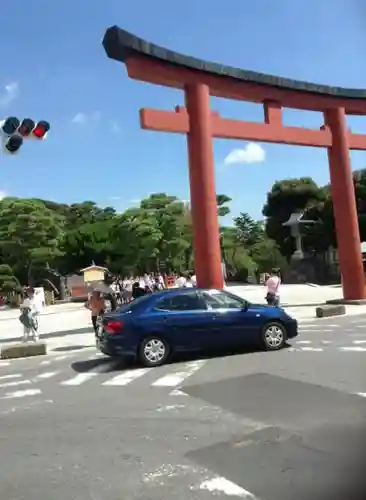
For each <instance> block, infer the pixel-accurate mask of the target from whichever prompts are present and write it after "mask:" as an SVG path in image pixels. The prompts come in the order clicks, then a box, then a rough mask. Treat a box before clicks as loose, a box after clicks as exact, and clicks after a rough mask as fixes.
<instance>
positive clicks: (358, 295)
mask: <svg viewBox="0 0 366 500" xmlns="http://www.w3.org/2000/svg"><path fill="white" fill-rule="evenodd" d="M103 46H104V49H105V51H106V53H107V55H108V57H110V58H111V59H115V60H117V61H120V62H123V63H124V64H125V65H126V67H127V72H128V75H129V77H130V78H134V79H136V80H141V81H143V82H148V83H153V84H156V85H164V86H167V87H174V88H180V89H182V90H184V93H185V103H186V107H185V108H184V107H179V106H178V107H176V109H175V111H160V110H153V109H141V110H140V121H141V126H142V128H144V129H149V130H155V131H164V132H173V133H181V134H187V137H188V155H189V181H190V191H191V210H192V220H193V235H194V257H195V269H196V273H197V282H198V285H199V286H201V287H208V288H209V287H214V288H222V286H223V278H222V269H221V251H220V236H219V225H218V217H217V207H216V189H215V176H214V160H213V148H212V138H213V137H218V138H232V139H241V140H246V141H261V142H274V143H278V144H293V145H297V146H315V147H323V148H327V150H328V160H329V170H330V180H331V192H332V199H333V206H334V216H335V226H336V232H337V243H338V253H339V262H340V268H341V273H342V283H343V295H344V298H345V299H347V300H357V299H363V298H365V295H366V293H365V280H364V271H363V263H362V255H361V243H360V233H359V228H358V219H357V208H356V200H355V195H354V185H353V177H352V169H351V164H350V157H349V150H350V149H357V150H366V135H364V134H352V133H351V132H350V131H349V130H347V128H346V121H345V116H346V114H349V115H366V90H357V89H344V88H338V87H328V86H325V85H316V84H313V83H306V82H299V81H296V80H290V79H286V78H279V77H275V76H269V75H265V74H261V73H255V72H252V71H245V70H241V69H236V68H231V67H226V66H222V65H219V64H215V63H210V62H207V61H202V60H200V59H195V58H192V57H188V56H184V55H182V54H179V53H177V52H173V51H170V50H167V49H165V48H162V47H159V46H157V45H154V44H150V43H149V42H146V41H145V40H142V39H141V38H138V37H136V36H134V35H132V34H130V33H128V32H126V31H124V30H122V29H120V28H118V27H117V26H113V27H111V28H109V29H107V31H106V33H105V35H104V39H103ZM210 95H212V96H216V97H225V98H229V99H236V100H241V101H250V102H255V103H259V104H262V106H263V109H264V123H253V122H245V121H239V120H231V119H226V118H221V117H220V116H219V115H218V113H215V112H212V111H211V109H210ZM283 107H287V108H295V109H302V110H313V111H320V112H322V113H323V115H324V125H323V126H322V127H321V129H320V130H310V129H305V128H301V127H285V126H283V123H282V108H283Z"/></svg>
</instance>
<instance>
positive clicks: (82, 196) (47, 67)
mask: <svg viewBox="0 0 366 500" xmlns="http://www.w3.org/2000/svg"><path fill="white" fill-rule="evenodd" d="M330 7H332V8H330ZM1 14H2V15H1V18H0V28H1V29H0V44H1V47H2V51H1V54H2V65H1V73H0V116H3V117H6V116H9V115H15V116H18V117H20V118H21V117H31V118H34V119H36V120H37V119H46V120H48V121H50V123H51V127H52V128H51V132H50V134H49V136H48V137H47V140H46V141H45V142H43V143H34V142H28V143H26V144H24V145H23V147H22V151H21V154H19V155H18V156H16V157H10V156H0V166H1V170H2V175H1V177H0V191H2V192H5V193H7V194H9V195H13V196H26V197H41V198H47V199H53V200H56V201H60V202H61V201H63V202H74V201H82V200H95V201H97V202H98V203H100V204H101V205H113V206H115V207H116V208H117V209H118V210H123V209H125V208H127V207H129V206H132V205H133V204H134V203H136V200H139V199H141V198H143V197H146V196H147V195H148V194H149V193H151V192H168V193H170V194H174V195H176V196H179V197H180V198H182V199H188V198H189V187H188V169H187V149H186V140H185V137H184V136H172V135H169V134H165V133H154V132H147V131H142V130H140V128H139V121H138V109H139V108H140V107H144V106H146V107H155V108H161V109H170V108H173V106H175V105H177V104H183V95H182V93H181V92H178V91H175V90H168V89H165V88H160V87H154V86H151V85H147V84H142V83H140V82H135V81H133V80H129V79H128V77H127V74H126V71H125V68H124V66H123V65H120V64H118V63H117V62H115V61H111V60H109V59H108V58H107V57H106V55H105V53H104V50H103V48H102V45H101V40H102V37H103V34H104V31H105V29H106V28H108V27H109V26H111V25H114V24H117V25H119V26H120V27H122V28H125V29H127V30H129V31H131V32H133V33H135V34H136V35H139V36H141V37H143V38H146V39H148V40H150V41H152V42H155V43H157V44H160V45H163V46H167V47H169V48H172V49H174V50H177V51H180V52H183V53H186V54H190V55H195V56H197V57H201V58H204V59H208V60H213V61H216V62H222V63H225V64H227V65H232V66H236V67H240V68H247V69H251V70H257V71H261V72H265V73H272V74H277V75H280V76H286V77H293V78H297V79H303V80H308V81H314V82H319V83H328V84H331V85H340V86H347V87H360V88H362V87H365V86H366V83H365V82H366V60H365V47H366V43H365V42H366V30H365V28H364V26H365V24H364V21H365V14H366V6H365V5H364V2H363V1H362V0H332V2H329V1H328V0H307V1H306V2H297V1H294V0H276V1H274V0H256V2H251V1H249V0H226V1H225V2H224V3H222V2H213V1H212V0H185V1H184V2H178V1H175V2H174V1H172V0H170V1H168V0H154V2H152V1H151V0H135V1H134V2H127V1H125V2H122V1H121V0H108V1H105V2H102V1H97V0H94V2H91V1H87V0H78V1H75V0H74V1H71V0H63V1H60V0H53V1H49V0H48V1H46V0H38V1H37V2H20V3H18V4H17V7H16V8H15V6H14V3H11V2H10V3H5V4H4V5H3V6H2V12H1ZM212 106H213V108H214V109H216V110H217V111H219V112H220V113H221V114H222V115H225V116H227V117H232V118H242V119H246V120H259V119H260V117H261V116H262V110H261V108H260V107H259V106H256V105H253V104H246V103H238V102H236V101H228V100H221V99H220V100H218V99H213V100H212ZM321 119H322V117H321V116H320V115H318V114H316V113H310V112H308V113H304V112H296V111H291V110H289V111H285V114H284V121H285V123H286V124H291V125H299V126H310V127H318V126H320V125H321ZM349 123H350V126H352V130H353V131H357V132H365V133H366V117H365V119H363V118H355V119H352V120H350V122H349ZM246 146H247V144H246V143H243V142H239V141H223V140H216V141H215V142H214V152H215V163H216V185H217V192H219V193H225V194H228V195H229V196H231V197H232V198H233V202H232V204H231V208H232V213H233V215H235V214H237V213H238V212H240V211H244V212H249V213H250V214H251V215H252V216H254V217H256V218H259V217H260V216H261V209H262V206H263V203H264V200H265V194H266V192H267V191H268V190H269V189H270V187H271V185H272V184H273V182H274V181H275V180H279V179H283V178H286V177H299V176H305V175H308V176H311V177H313V178H314V179H315V180H316V181H317V182H319V183H321V184H324V183H327V181H328V166H327V156H326V151H325V150H316V149H313V148H296V147H290V146H281V145H274V144H273V145H266V144H263V145H261V146H262V147H263V150H264V153H265V155H264V161H261V162H257V163H253V164H248V163H241V164H231V165H225V158H226V157H227V156H228V155H229V153H230V152H231V151H232V150H233V149H238V148H239V149H243V148H245V147H246ZM244 159H245V158H244ZM352 164H353V168H354V169H357V168H362V167H366V154H365V153H364V152H358V153H352Z"/></svg>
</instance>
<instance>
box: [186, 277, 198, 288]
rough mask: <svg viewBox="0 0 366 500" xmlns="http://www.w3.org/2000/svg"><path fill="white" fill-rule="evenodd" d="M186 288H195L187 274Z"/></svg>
mask: <svg viewBox="0 0 366 500" xmlns="http://www.w3.org/2000/svg"><path fill="white" fill-rule="evenodd" d="M185 286H186V288H195V287H196V283H195V282H194V281H193V280H192V276H191V275H190V274H188V276H187V282H186V284H185Z"/></svg>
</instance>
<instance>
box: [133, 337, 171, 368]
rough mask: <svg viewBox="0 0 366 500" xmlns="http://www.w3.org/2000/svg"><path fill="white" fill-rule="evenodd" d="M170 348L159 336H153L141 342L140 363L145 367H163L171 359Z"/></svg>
mask: <svg viewBox="0 0 366 500" xmlns="http://www.w3.org/2000/svg"><path fill="white" fill-rule="evenodd" d="M169 353H170V348H169V345H168V344H167V342H165V340H163V339H162V338H161V337H159V336H155V335H154V336H151V337H148V338H146V339H144V340H143V341H142V342H141V345H140V348H139V361H140V363H141V364H142V365H144V366H149V367H152V366H161V365H163V364H164V363H165V362H166V360H167V359H168V357H169Z"/></svg>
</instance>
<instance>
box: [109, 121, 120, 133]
mask: <svg viewBox="0 0 366 500" xmlns="http://www.w3.org/2000/svg"><path fill="white" fill-rule="evenodd" d="M111 127H112V132H113V133H114V134H120V133H121V132H122V129H121V127H120V125H119V124H118V123H117V122H112V124H111Z"/></svg>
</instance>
